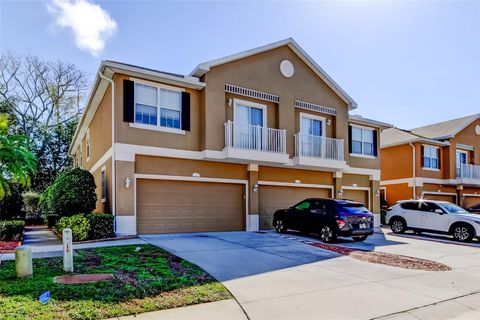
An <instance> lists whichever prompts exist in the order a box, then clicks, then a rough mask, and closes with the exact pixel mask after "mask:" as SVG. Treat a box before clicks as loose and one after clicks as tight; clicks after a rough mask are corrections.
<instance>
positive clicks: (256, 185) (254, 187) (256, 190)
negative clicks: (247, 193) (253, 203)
mask: <svg viewBox="0 0 480 320" xmlns="http://www.w3.org/2000/svg"><path fill="white" fill-rule="evenodd" d="M253 192H258V184H257V183H255V185H254V186H253Z"/></svg>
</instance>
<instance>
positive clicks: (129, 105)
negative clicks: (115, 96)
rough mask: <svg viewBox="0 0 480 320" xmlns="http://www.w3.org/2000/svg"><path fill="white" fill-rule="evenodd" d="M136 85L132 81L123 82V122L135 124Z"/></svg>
mask: <svg viewBox="0 0 480 320" xmlns="http://www.w3.org/2000/svg"><path fill="white" fill-rule="evenodd" d="M134 85H135V83H134V82H133V81H130V80H123V121H125V122H134V121H135V117H134V110H135V107H134V103H135V102H134V97H135V96H134Z"/></svg>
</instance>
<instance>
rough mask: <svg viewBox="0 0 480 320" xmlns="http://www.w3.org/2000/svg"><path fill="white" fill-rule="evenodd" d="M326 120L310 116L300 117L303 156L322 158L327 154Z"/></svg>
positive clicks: (303, 115)
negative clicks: (325, 140) (325, 139)
mask: <svg viewBox="0 0 480 320" xmlns="http://www.w3.org/2000/svg"><path fill="white" fill-rule="evenodd" d="M324 135H325V118H322V117H318V116H313V115H309V114H301V115H300V148H301V155H302V156H307V157H322V155H323V154H324V153H325V142H324V139H323V137H324Z"/></svg>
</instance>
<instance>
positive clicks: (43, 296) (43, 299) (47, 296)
mask: <svg viewBox="0 0 480 320" xmlns="http://www.w3.org/2000/svg"><path fill="white" fill-rule="evenodd" d="M38 300H40V302H41V303H42V304H45V303H47V302H48V301H49V300H50V291H47V292H45V293H42V294H41V295H40V297H38Z"/></svg>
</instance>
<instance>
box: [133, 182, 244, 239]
mask: <svg viewBox="0 0 480 320" xmlns="http://www.w3.org/2000/svg"><path fill="white" fill-rule="evenodd" d="M243 189H244V187H243V185H240V184H228V183H210V182H190V181H163V180H139V181H138V185H137V228H138V229H137V231H138V233H139V234H146V233H174V232H204V231H233V230H245V209H244V198H243Z"/></svg>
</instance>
